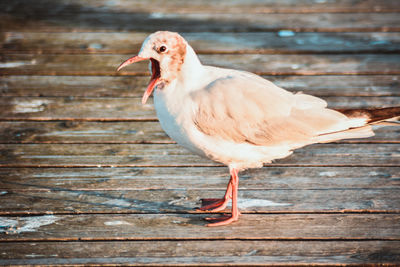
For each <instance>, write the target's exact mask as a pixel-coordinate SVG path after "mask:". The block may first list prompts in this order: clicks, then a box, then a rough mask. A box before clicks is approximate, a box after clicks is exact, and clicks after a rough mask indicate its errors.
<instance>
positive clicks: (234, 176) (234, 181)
mask: <svg viewBox="0 0 400 267" xmlns="http://www.w3.org/2000/svg"><path fill="white" fill-rule="evenodd" d="M230 172H231V181H230V185H231V186H232V214H231V216H223V217H219V218H206V220H208V221H213V223H209V224H207V226H221V225H227V224H230V223H231V222H234V221H237V220H238V219H239V215H240V212H239V208H238V205H237V199H238V196H237V195H238V187H239V176H238V171H237V170H236V169H231V170H230Z"/></svg>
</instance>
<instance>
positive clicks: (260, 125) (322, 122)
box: [191, 71, 349, 145]
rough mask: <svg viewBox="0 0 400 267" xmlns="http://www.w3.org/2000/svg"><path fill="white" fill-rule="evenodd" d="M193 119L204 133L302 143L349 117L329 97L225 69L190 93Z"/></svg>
mask: <svg viewBox="0 0 400 267" xmlns="http://www.w3.org/2000/svg"><path fill="white" fill-rule="evenodd" d="M191 96H192V98H193V101H194V102H195V103H197V109H196V111H195V114H194V117H193V121H194V123H195V125H196V126H197V128H198V129H199V130H200V131H201V132H203V133H204V134H207V135H210V136H214V137H217V138H221V139H224V140H229V141H233V142H236V143H243V142H247V143H251V144H255V145H279V144H281V143H286V144H290V143H293V144H300V143H302V144H304V143H307V142H308V143H309V142H310V140H311V139H312V138H313V137H315V136H317V135H319V134H325V133H329V132H334V131H341V130H345V129H348V128H349V126H348V125H345V124H346V123H345V122H347V121H348V118H347V117H346V116H344V115H343V114H341V113H339V112H336V111H334V110H330V109H327V108H326V105H327V104H326V102H325V101H324V100H322V99H320V98H317V97H313V96H310V95H306V94H301V93H297V94H293V93H291V92H288V91H286V90H284V89H282V88H279V87H277V86H276V85H274V84H273V83H272V82H270V81H268V80H265V79H263V78H261V77H260V76H257V75H255V74H252V73H247V72H241V71H230V73H225V72H223V75H220V76H219V77H218V78H216V79H214V80H213V81H212V82H211V83H209V84H208V85H207V86H206V87H205V88H203V89H201V90H198V91H195V92H194V93H192V95H191Z"/></svg>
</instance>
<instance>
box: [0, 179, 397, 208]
mask: <svg viewBox="0 0 400 267" xmlns="http://www.w3.org/2000/svg"><path fill="white" fill-rule="evenodd" d="M227 182H228V179H226V181H225V183H227ZM163 183H164V184H165V183H168V182H166V181H165V180H164V181H163ZM206 183H207V179H204V184H206ZM12 184H13V185H15V187H22V186H25V188H28V189H27V190H22V191H21V190H18V189H16V190H2V191H1V192H2V195H1V199H2V202H1V203H0V207H1V212H0V214H1V215H2V216H4V215H17V216H21V215H43V214H83V213H84V214H93V213H94V214H104V213H106V214H109V213H112V214H148V213H151V214H161V213H171V214H176V213H178V214H181V213H185V214H186V213H198V212H196V211H195V209H196V208H199V207H200V204H201V199H202V198H218V197H219V198H221V197H222V196H223V195H224V193H225V189H219V190H217V189H214V190H211V189H207V190H205V189H202V190H200V189H168V190H164V189H160V190H157V189H148V190H125V189H123V188H120V189H119V190H94V189H93V190H72V189H64V188H63V187H61V186H55V187H46V188H45V187H39V189H40V190H34V189H31V188H35V186H33V185H32V184H29V182H27V183H26V182H25V183H21V184H19V185H16V183H12ZM399 191H400V190H399V189H398V187H397V188H395V189H365V188H351V189H346V188H345V187H341V188H333V189H271V190H265V189H261V190H258V189H254V190H246V189H244V190H242V189H240V190H239V201H238V206H239V208H240V210H241V212H242V213H243V214H244V213H248V214H252V213H269V214H295V213H306V214H308V213H316V214H320V213H327V214H328V213H329V214H330V213H334V214H337V213H378V214H380V213H397V214H399V213H400V209H399V203H400V199H399V193H400V192H399ZM228 208H229V207H228ZM228 211H229V210H228Z"/></svg>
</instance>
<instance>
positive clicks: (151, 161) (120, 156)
mask: <svg viewBox="0 0 400 267" xmlns="http://www.w3.org/2000/svg"><path fill="white" fill-rule="evenodd" d="M0 152H1V154H0V167H14V166H18V167H32V166H42V167H57V166H58V167H63V166H70V167H97V166H98V167H101V166H104V167H107V166H114V167H124V166H125V167H142V166H147V167H150V166H181V167H183V166H185V167H190V166H221V164H217V163H214V162H213V161H210V160H208V159H205V158H201V157H199V156H197V155H194V154H192V153H190V152H188V151H187V150H185V149H184V148H182V147H180V146H179V145H176V144H0ZM399 155H400V148H399V145H398V144H340V145H338V144H315V145H311V146H307V147H305V148H302V149H298V150H296V151H295V152H294V154H293V155H292V156H289V157H287V158H285V159H280V160H277V161H276V162H275V163H272V165H277V166H327V165H328V166H387V167H390V166H392V167H395V166H399V165H400V157H399Z"/></svg>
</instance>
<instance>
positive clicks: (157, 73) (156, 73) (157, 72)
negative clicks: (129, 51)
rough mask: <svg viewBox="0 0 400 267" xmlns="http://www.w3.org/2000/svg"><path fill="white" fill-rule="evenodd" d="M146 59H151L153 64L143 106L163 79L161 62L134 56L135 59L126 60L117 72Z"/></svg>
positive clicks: (143, 98)
mask: <svg viewBox="0 0 400 267" xmlns="http://www.w3.org/2000/svg"><path fill="white" fill-rule="evenodd" d="M146 59H150V62H151V79H150V83H149V85H148V86H147V89H146V91H145V92H144V95H143V97H142V104H145V103H146V102H147V99H148V98H149V96H150V95H151V93H152V92H153V90H154V88H155V87H156V85H157V84H158V82H159V81H160V78H161V68H160V62H158V61H157V60H155V59H154V58H143V57H139V56H134V57H131V58H129V59H127V60H125V61H124V62H123V63H122V64H121V65H120V66H119V67H118V69H117V71H119V70H120V69H122V68H124V67H125V66H128V65H130V64H132V63H135V62H139V61H143V60H146Z"/></svg>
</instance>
